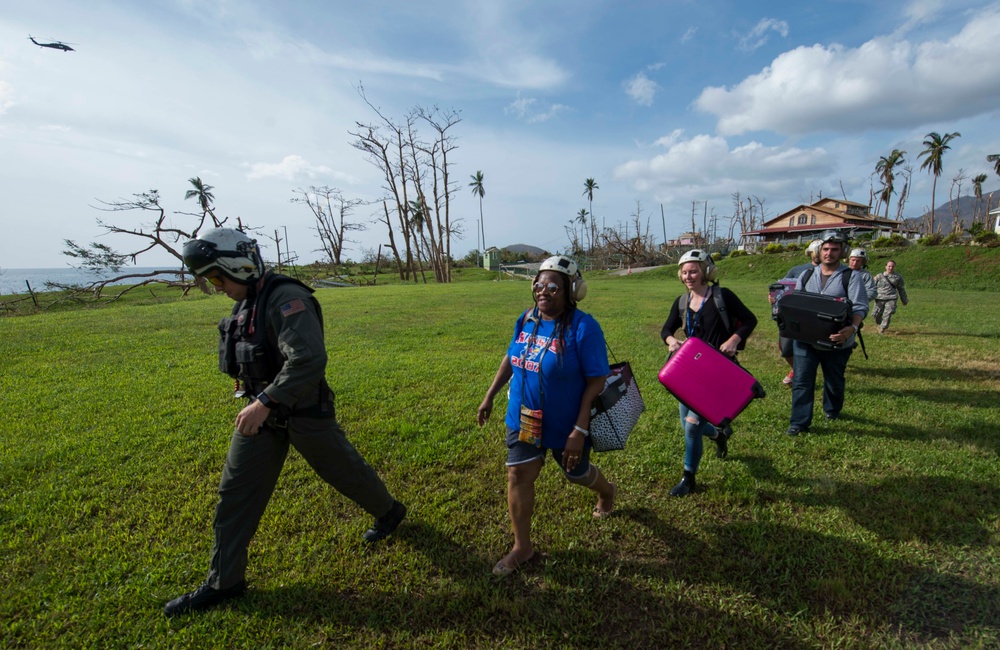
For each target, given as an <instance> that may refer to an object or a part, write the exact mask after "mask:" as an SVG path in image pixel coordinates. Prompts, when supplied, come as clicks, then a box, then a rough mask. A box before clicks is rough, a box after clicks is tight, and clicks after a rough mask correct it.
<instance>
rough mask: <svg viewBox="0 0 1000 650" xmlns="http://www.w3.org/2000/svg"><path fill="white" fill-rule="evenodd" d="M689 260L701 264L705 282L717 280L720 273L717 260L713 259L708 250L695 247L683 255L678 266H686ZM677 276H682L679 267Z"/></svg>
mask: <svg viewBox="0 0 1000 650" xmlns="http://www.w3.org/2000/svg"><path fill="white" fill-rule="evenodd" d="M688 262H697V263H698V264H699V265H701V270H702V271H703V272H704V274H705V282H715V279H716V278H717V277H718V275H719V270H718V269H717V268H716V266H715V262H714V261H713V260H712V255H711V253H709V252H708V251H703V250H701V249H699V248H693V249H691V250H689V251H688V252H686V253H684V254H683V255H681V259H680V260H679V261H678V262H677V266H678V267H681V266H684V265H685V264H687V263H688ZM677 277H678V278H680V277H681V271H680V268H678V269H677Z"/></svg>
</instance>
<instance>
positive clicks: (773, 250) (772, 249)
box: [764, 243, 785, 255]
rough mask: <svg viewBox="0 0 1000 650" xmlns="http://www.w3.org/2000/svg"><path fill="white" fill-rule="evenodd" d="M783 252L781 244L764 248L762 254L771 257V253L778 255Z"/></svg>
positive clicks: (772, 244)
mask: <svg viewBox="0 0 1000 650" xmlns="http://www.w3.org/2000/svg"><path fill="white" fill-rule="evenodd" d="M783 250H785V248H784V246H782V245H781V244H774V243H771V244H768V245H767V246H765V247H764V253H765V254H767V255H771V254H773V253H780V252H781V251H783Z"/></svg>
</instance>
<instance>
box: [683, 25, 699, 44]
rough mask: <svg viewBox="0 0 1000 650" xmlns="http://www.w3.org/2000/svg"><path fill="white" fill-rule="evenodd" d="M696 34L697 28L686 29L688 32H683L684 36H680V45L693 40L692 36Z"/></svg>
mask: <svg viewBox="0 0 1000 650" xmlns="http://www.w3.org/2000/svg"><path fill="white" fill-rule="evenodd" d="M697 33H698V28H697V27H688V30H687V31H686V32H684V36H681V43H688V42H690V41H692V40H694V36H695V34H697Z"/></svg>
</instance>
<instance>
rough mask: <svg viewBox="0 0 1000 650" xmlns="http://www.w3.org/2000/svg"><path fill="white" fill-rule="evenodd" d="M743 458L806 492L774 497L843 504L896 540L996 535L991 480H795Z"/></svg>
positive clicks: (987, 539)
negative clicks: (979, 481) (992, 526)
mask: <svg viewBox="0 0 1000 650" xmlns="http://www.w3.org/2000/svg"><path fill="white" fill-rule="evenodd" d="M740 460H741V461H742V462H743V463H744V464H745V465H746V466H747V468H748V469H749V470H750V473H751V474H752V475H753V476H754V478H755V479H757V480H758V481H761V482H765V483H777V484H779V485H780V486H783V487H786V488H792V489H793V490H797V491H798V492H799V493H800V494H801V495H802V496H798V495H795V494H793V495H786V496H783V497H782V496H779V493H780V489H779V490H768V491H766V492H765V494H767V495H768V499H769V500H771V499H782V498H783V499H784V500H787V501H789V502H792V503H797V504H801V505H804V506H809V507H831V506H832V507H836V508H839V509H841V510H843V511H844V512H846V513H847V514H848V515H849V516H850V517H851V519H853V520H854V521H855V522H856V523H857V524H858V525H859V526H862V527H864V528H866V529H867V530H870V531H872V532H873V533H875V534H877V535H879V536H880V537H882V538H883V539H887V540H891V541H894V542H911V541H919V542H925V543H931V544H953V545H961V546H987V545H989V544H990V543H991V534H992V531H991V529H990V527H989V525H988V522H991V521H993V520H994V519H995V518H996V516H997V515H998V514H1000V490H998V489H997V488H996V487H994V486H992V485H990V484H988V483H977V482H973V481H967V480H963V479H954V478H948V477H942V476H908V477H902V478H890V479H886V480H883V481H879V482H877V483H872V484H865V483H852V482H844V481H830V480H826V479H803V478H790V477H788V476H785V475H784V474H782V473H781V472H780V471H779V470H777V469H776V468H775V467H774V464H773V463H772V462H771V459H770V458H766V457H762V456H744V457H742V458H740Z"/></svg>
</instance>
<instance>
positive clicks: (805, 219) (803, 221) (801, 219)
mask: <svg viewBox="0 0 1000 650" xmlns="http://www.w3.org/2000/svg"><path fill="white" fill-rule="evenodd" d="M807 223H809V218H808V217H807V216H806V215H804V214H800V215H799V225H800V226H804V225H806V224H807Z"/></svg>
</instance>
